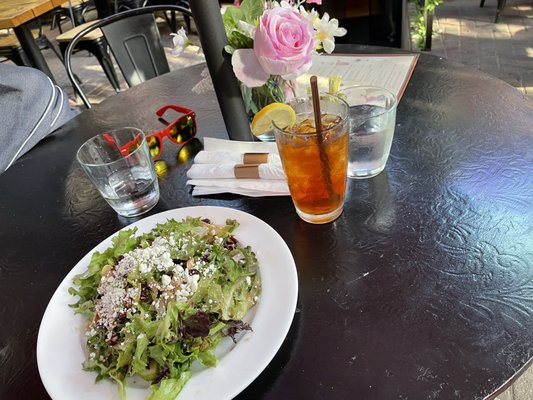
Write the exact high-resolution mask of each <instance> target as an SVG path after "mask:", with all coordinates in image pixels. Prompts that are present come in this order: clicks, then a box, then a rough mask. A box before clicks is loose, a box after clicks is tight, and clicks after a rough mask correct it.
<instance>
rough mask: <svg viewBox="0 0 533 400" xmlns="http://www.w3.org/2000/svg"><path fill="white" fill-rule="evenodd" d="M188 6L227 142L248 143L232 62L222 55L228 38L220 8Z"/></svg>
mask: <svg viewBox="0 0 533 400" xmlns="http://www.w3.org/2000/svg"><path fill="white" fill-rule="evenodd" d="M189 5H190V7H191V11H192V14H193V17H194V23H195V24H196V29H197V30H198V35H199V37H200V43H201V45H202V50H203V52H204V54H205V60H206V62H207V68H208V69H209V74H210V75H211V80H212V81H213V86H214V88H215V93H216V95H217V99H218V104H219V105H220V110H221V111H222V117H223V118H224V123H225V124H226V130H227V131H228V135H229V138H230V139H231V140H244V141H251V140H253V136H252V133H251V131H250V123H249V121H248V116H247V115H246V110H245V108H244V102H243V100H242V95H241V90H240V88H239V83H238V81H237V78H236V77H235V74H234V73H233V68H232V67H231V58H230V56H229V54H227V53H226V52H225V51H224V46H226V45H227V44H228V37H227V36H226V31H225V29H224V24H223V22H222V15H221V14H220V4H219V2H218V0H190V2H189Z"/></svg>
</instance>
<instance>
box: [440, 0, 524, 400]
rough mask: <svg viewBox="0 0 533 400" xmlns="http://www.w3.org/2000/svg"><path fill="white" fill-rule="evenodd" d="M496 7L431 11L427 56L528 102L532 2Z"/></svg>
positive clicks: (469, 4) (466, 5)
mask: <svg viewBox="0 0 533 400" xmlns="http://www.w3.org/2000/svg"><path fill="white" fill-rule="evenodd" d="M496 4H497V0H486V1H485V5H484V7H483V8H480V7H479V0H445V1H444V3H443V4H441V5H439V6H438V7H437V9H436V18H435V20H434V25H433V28H434V31H435V32H434V35H433V40H432V50H431V53H432V54H436V55H440V56H442V57H446V58H449V59H451V60H454V61H459V62H462V63H463V64H466V65H470V66H472V67H474V68H478V69H480V70H481V71H483V72H487V73H488V74H490V75H493V76H496V77H497V78H500V79H502V80H503V81H505V82H507V83H509V84H510V85H512V86H514V87H516V88H517V89H518V90H520V91H521V92H522V93H524V94H526V95H527V96H528V97H529V98H531V99H533V3H532V2H531V1H526V0H508V2H507V5H506V6H505V9H504V10H503V12H502V13H501V14H500V19H499V22H498V23H494V17H495V16H496ZM530 399H533V396H532V397H531V398H530Z"/></svg>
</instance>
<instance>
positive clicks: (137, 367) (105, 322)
mask: <svg viewBox="0 0 533 400" xmlns="http://www.w3.org/2000/svg"><path fill="white" fill-rule="evenodd" d="M237 227H238V223H237V221H235V220H227V221H226V224H225V225H223V226H222V225H216V224H213V223H211V222H210V221H209V220H208V219H200V218H191V217H187V218H186V219H184V220H182V221H176V220H173V219H171V220H168V221H167V222H166V223H164V224H157V226H156V227H155V228H154V229H153V230H152V231H151V232H149V233H147V234H143V235H139V236H136V235H135V234H136V228H134V229H130V230H124V231H121V232H119V234H118V235H117V236H115V237H114V238H113V239H112V242H113V246H112V247H110V248H108V249H107V250H105V251H104V252H103V253H100V252H95V253H94V254H93V256H92V259H91V262H90V264H89V267H88V270H87V271H86V272H85V273H84V274H82V275H78V276H76V277H75V278H74V280H73V282H74V285H75V287H71V288H69V293H70V294H72V295H76V296H78V297H79V300H78V302H77V303H75V304H73V305H72V307H74V308H75V310H76V312H77V313H81V314H83V315H85V316H87V317H88V319H89V321H90V323H89V325H88V329H87V332H86V336H87V358H86V360H85V362H84V364H83V369H85V370H87V371H94V372H96V373H97V378H96V380H97V381H98V380H101V379H104V378H111V379H113V380H114V381H116V382H117V384H118V388H119V394H120V397H121V398H125V397H126V380H127V378H128V377H131V376H133V375H137V376H140V377H142V378H143V379H144V380H146V381H148V382H149V383H150V389H151V391H152V393H151V395H150V396H149V399H151V400H162V399H172V400H173V399H175V398H176V396H177V395H178V394H179V392H180V391H181V389H182V388H183V386H184V385H185V383H186V382H187V380H188V379H189V378H190V376H191V364H192V363H193V362H195V361H199V362H201V363H202V364H203V365H205V366H215V365H216V363H217V360H216V358H215V356H214V355H213V353H212V350H213V349H214V348H215V347H216V346H217V344H218V343H219V342H220V341H221V340H222V339H223V338H225V337H227V336H229V337H231V338H232V339H233V340H234V341H235V335H236V334H237V333H239V332H241V331H243V330H251V327H250V326H249V325H248V324H246V323H245V322H243V321H242V318H243V317H244V316H245V315H246V313H247V312H248V310H249V309H250V308H251V307H253V306H254V305H255V304H256V302H257V300H258V296H259V294H260V291H261V282H260V277H259V274H258V263H257V258H256V255H255V254H254V252H253V251H252V250H251V249H250V248H249V247H244V246H242V245H241V244H240V243H239V241H238V240H237V239H236V238H235V237H234V236H233V232H234V231H235V229H236V228H237Z"/></svg>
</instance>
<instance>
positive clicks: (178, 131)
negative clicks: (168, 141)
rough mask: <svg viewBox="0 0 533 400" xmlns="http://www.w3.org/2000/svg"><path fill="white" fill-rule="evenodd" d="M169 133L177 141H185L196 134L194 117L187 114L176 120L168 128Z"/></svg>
mask: <svg viewBox="0 0 533 400" xmlns="http://www.w3.org/2000/svg"><path fill="white" fill-rule="evenodd" d="M169 134H170V137H171V138H172V139H174V140H175V141H176V142H177V143H183V142H187V141H188V140H190V139H192V138H193V137H194V135H196V125H195V123H194V118H193V117H191V116H190V115H187V116H186V117H184V118H181V119H180V120H179V121H176V122H175V123H174V124H173V125H172V126H171V127H170V129H169Z"/></svg>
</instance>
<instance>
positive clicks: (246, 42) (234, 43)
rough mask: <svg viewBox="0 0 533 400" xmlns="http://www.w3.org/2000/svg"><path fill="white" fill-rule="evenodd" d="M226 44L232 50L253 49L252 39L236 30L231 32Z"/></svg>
mask: <svg viewBox="0 0 533 400" xmlns="http://www.w3.org/2000/svg"><path fill="white" fill-rule="evenodd" d="M228 43H229V44H230V46H231V47H233V48H234V49H251V48H253V47H254V41H253V40H252V38H249V37H248V36H246V35H245V34H243V33H242V32H239V31H237V30H234V31H231V33H230V34H229V36H228ZM230 54H232V53H230Z"/></svg>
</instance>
